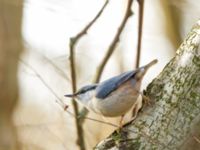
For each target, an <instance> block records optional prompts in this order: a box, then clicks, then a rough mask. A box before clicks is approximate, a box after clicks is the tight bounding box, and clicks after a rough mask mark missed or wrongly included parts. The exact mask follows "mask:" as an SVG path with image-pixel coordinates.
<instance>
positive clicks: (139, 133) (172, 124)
mask: <svg viewBox="0 0 200 150" xmlns="http://www.w3.org/2000/svg"><path fill="white" fill-rule="evenodd" d="M199 43H200V20H199V21H198V22H197V24H196V25H195V26H194V27H193V28H192V30H191V32H190V33H189V34H188V37H187V38H186V39H185V41H184V42H183V43H182V45H181V46H180V48H179V49H178V50H177V52H176V56H175V57H174V58H173V59H172V60H171V61H170V62H169V63H168V64H167V65H166V67H165V68H164V69H163V71H162V72H161V73H160V74H159V76H158V77H157V78H155V79H154V80H153V81H152V82H151V83H150V84H149V85H148V87H147V89H146V91H145V95H146V96H148V97H149V98H150V99H151V101H152V104H151V105H148V106H144V107H143V109H142V111H141V112H140V113H139V115H138V117H137V118H136V120H134V121H133V122H130V123H128V124H126V125H125V126H124V127H123V128H122V130H120V131H119V132H114V133H112V134H111V135H110V136H109V137H108V138H106V139H105V140H103V141H102V142H100V143H99V144H98V145H97V146H96V147H95V149H96V150H109V149H112V150H114V149H122V150H129V149H130V150H138V149H139V150H140V149H142V150H153V149H156V150H164V149H169V150H172V149H173V150H174V149H181V150H183V149H190V150H191V149H198V150H199V149H200V140H199V139H200V48H199Z"/></svg>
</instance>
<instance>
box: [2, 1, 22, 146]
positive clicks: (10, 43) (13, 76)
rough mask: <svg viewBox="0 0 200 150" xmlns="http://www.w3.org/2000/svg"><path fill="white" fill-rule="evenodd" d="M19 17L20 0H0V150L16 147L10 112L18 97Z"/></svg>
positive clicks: (20, 42) (20, 48) (20, 40)
mask: <svg viewBox="0 0 200 150" xmlns="http://www.w3.org/2000/svg"><path fill="white" fill-rule="evenodd" d="M21 18H22V0H0V150H16V149H19V147H18V144H17V138H16V137H17V136H16V130H15V127H14V124H13V121H12V113H13V110H14V107H15V104H16V102H17V99H18V88H17V66H18V57H19V54H20V52H21V50H22V38H21Z"/></svg>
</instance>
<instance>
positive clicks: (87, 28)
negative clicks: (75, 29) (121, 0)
mask: <svg viewBox="0 0 200 150" xmlns="http://www.w3.org/2000/svg"><path fill="white" fill-rule="evenodd" d="M108 2H109V0H106V2H105V3H104V5H103V7H102V8H101V9H100V11H99V12H98V13H97V15H96V16H95V17H94V18H93V19H92V20H91V21H90V22H89V23H88V24H87V25H86V26H85V27H84V28H83V29H82V31H80V32H79V33H78V34H77V35H76V36H75V37H72V38H71V43H73V45H76V43H77V42H78V40H79V39H80V38H81V37H82V36H84V35H85V34H87V31H88V30H89V29H90V27H91V26H92V25H93V24H94V23H95V22H96V20H97V19H98V18H99V17H100V16H101V14H102V13H103V11H104V9H105V8H106V6H107V5H108Z"/></svg>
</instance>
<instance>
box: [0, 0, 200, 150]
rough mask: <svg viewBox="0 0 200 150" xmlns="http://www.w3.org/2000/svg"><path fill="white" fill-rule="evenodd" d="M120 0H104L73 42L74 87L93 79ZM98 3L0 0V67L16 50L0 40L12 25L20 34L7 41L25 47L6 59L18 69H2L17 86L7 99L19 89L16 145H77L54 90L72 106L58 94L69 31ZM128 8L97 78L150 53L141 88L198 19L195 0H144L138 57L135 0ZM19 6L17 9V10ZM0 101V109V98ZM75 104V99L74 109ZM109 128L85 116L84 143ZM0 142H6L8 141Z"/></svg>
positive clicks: (62, 88)
mask: <svg viewBox="0 0 200 150" xmlns="http://www.w3.org/2000/svg"><path fill="white" fill-rule="evenodd" d="M9 1H10V2H9ZM127 2H128V0H110V1H109V3H108V5H107V6H106V8H105V9H104V11H103V13H102V14H101V16H100V17H99V19H98V20H97V21H96V22H95V23H94V24H93V26H92V27H91V28H90V29H89V30H88V32H87V34H86V35H84V36H82V37H81V38H80V40H79V41H78V42H77V44H76V45H75V50H74V53H75V62H76V63H75V64H76V76H77V78H76V81H77V88H80V87H81V86H83V85H86V84H90V83H91V82H93V79H94V76H95V73H96V71H97V67H98V66H99V64H100V63H101V62H102V59H103V57H104V56H105V54H106V52H107V50H108V47H109V45H110V43H111V41H112V40H113V38H114V36H115V34H116V32H117V31H118V28H119V25H120V23H121V21H122V19H123V18H124V14H125V11H126V9H127ZM104 3H105V0H84V1H82V0H59V1H58V0H24V1H20V0H8V1H5V0H1V7H0V12H1V13H0V14H1V15H0V17H1V18H0V19H1V20H0V23H1V24H0V27H1V29H0V31H1V32H0V33H1V37H0V52H1V53H2V55H1V56H0V58H1V60H0V61H1V62H0V63H1V65H0V66H1V68H7V67H10V65H7V64H6V63H3V61H5V62H6V61H9V60H12V59H13V57H14V56H15V55H14V56H13V57H10V54H9V53H8V52H12V54H15V49H16V47H15V45H14V46H10V47H11V48H9V49H11V50H10V51H6V49H7V48H5V47H6V46H2V45H6V43H7V42H6V40H8V41H9V40H10V39H11V38H7V37H11V36H12V33H11V32H12V30H10V28H12V26H14V27H16V26H21V31H20V28H18V29H19V31H20V33H22V38H21V37H20V35H19V36H14V40H13V39H12V42H10V43H11V44H13V43H14V44H16V43H15V42H13V41H17V40H15V38H18V37H19V38H21V39H22V42H21V41H20V42H21V43H23V46H24V48H23V51H20V50H19V51H18V54H16V56H17V59H16V61H14V62H13V63H14V64H15V65H16V62H17V61H18V62H19V63H18V68H17V69H16V68H15V70H16V71H15V72H14V73H12V72H11V71H10V72H9V71H8V72H7V73H8V74H7V75H8V76H9V74H13V76H15V75H16V74H17V76H16V77H17V78H16V79H15V78H14V77H13V78H14V79H15V84H16V88H17V84H18V92H17V90H16V91H15V94H14V97H13V98H11V99H15V98H16V95H17V94H16V93H18V98H17V100H18V102H17V103H16V107H15V108H14V113H13V115H12V116H13V117H12V120H13V121H14V130H15V129H16V132H17V141H18V143H19V144H18V145H20V146H21V148H20V149H23V150H35V149H37V150H40V149H41V150H55V149H57V150H74V149H79V146H78V144H77V139H78V137H79V136H82V135H78V134H77V129H76V123H75V118H74V117H73V116H71V115H70V114H69V113H67V112H66V111H64V110H63V108H62V107H61V106H60V105H59V102H58V101H60V100H58V97H59V98H60V99H61V100H62V102H63V103H65V104H66V105H69V107H68V109H67V110H68V111H70V112H72V113H74V111H73V105H72V103H71V100H70V99H67V98H65V97H64V94H68V93H72V85H71V82H72V81H71V74H70V57H69V56H70V53H69V52H70V49H69V48H70V47H69V44H70V37H74V36H75V35H76V34H78V33H79V32H80V31H81V30H82V29H83V28H84V27H85V26H86V25H87V24H88V23H89V22H90V21H91V20H92V19H93V18H94V17H95V16H96V14H97V13H98V12H99V10H100V9H101V8H102V6H103V5H104ZM131 8H132V11H133V15H132V16H131V17H130V18H129V19H128V21H127V23H126V25H125V27H124V29H123V31H122V34H121V35H120V39H119V42H118V43H117V46H116V49H115V50H114V52H113V54H112V56H111V57H110V59H109V60H108V62H107V64H106V66H105V69H104V70H103V73H102V77H101V81H103V80H105V79H108V78H109V77H112V76H114V75H117V74H120V73H122V72H125V71H128V70H132V69H135V67H136V62H137V60H138V59H139V66H141V65H144V64H146V63H148V62H149V61H151V60H153V59H155V58H157V59H158V61H159V62H158V64H157V65H155V66H154V67H152V68H151V69H150V70H149V71H148V73H147V74H146V76H145V78H144V80H143V83H142V89H145V87H146V86H147V85H148V84H149V83H150V82H151V81H152V79H153V78H155V77H156V76H157V75H158V74H159V73H160V72H161V71H162V69H163V67H164V66H165V65H166V64H167V62H168V61H169V60H170V59H171V58H172V57H173V56H174V54H175V51H176V49H177V48H178V47H179V45H180V44H181V41H182V40H183V39H184V37H185V36H186V34H187V33H188V32H189V30H190V28H191V27H192V25H194V24H195V22H196V21H197V19H199V15H200V3H199V2H197V1H196V0H145V1H144V11H143V12H144V16H143V26H142V29H143V32H142V43H141V50H140V51H141V55H140V58H138V56H137V44H138V27H139V22H138V20H139V8H140V5H139V3H138V1H137V0H135V1H133V4H132V7H131ZM9 9H10V12H9ZM20 9H21V10H22V11H23V12H20ZM16 12H19V14H20V15H18V13H16ZM6 15H7V16H6ZM9 15H10V16H12V17H10V16H9ZM15 15H16V16H17V17H18V20H17V19H16V18H17V17H15ZM13 30H14V29H13ZM2 33H3V34H2ZM20 33H18V34H20ZM7 34H8V35H10V36H7ZM18 34H16V35H18ZM4 38H5V39H4ZM2 41H3V42H2ZM10 43H8V44H9V45H10ZM17 49H21V47H17ZM20 52H21V54H19V53H20ZM4 53H6V54H4ZM12 54H11V55H12ZM8 55H9V56H8ZM7 58H11V59H7ZM4 70H5V69H4ZM0 71H1V70H0ZM2 72H3V71H2ZM7 75H6V74H4V76H5V78H4V76H2V75H1V76H0V81H1V82H2V83H3V80H4V79H8V80H9V79H10V78H6V77H7ZM13 78H11V79H13ZM14 79H13V80H14ZM12 83H13V82H12ZM12 83H10V86H7V88H4V86H6V85H4V84H2V85H1V88H2V89H3V90H2V92H1V95H0V96H1V97H2V100H1V101H2V102H3V101H6V99H7V98H5V97H3V96H2V95H4V94H3V93H5V92H6V89H7V93H8V94H5V95H6V96H8V95H10V93H12V89H10V87H13V86H12V85H13V84H12ZM5 84H6V83H5ZM142 89H141V90H142ZM11 95H12V94H11ZM55 95H57V96H58V97H56V96H55ZM8 97H9V96H8ZM4 103H6V102H4ZM0 108H1V109H2V110H3V104H2V107H0ZM81 109H82V106H81V105H80V106H79V110H81ZM11 112H12V111H11ZM2 113H3V111H2ZM2 116H3V115H2ZM6 117H7V116H6ZM8 117H10V116H8ZM88 117H90V118H94V119H97V120H101V121H105V122H110V123H113V124H118V123H119V118H103V117H101V116H99V115H96V114H94V113H93V112H90V113H89V114H88ZM128 120H130V115H127V116H126V118H125V122H127V121H128ZM115 129H116V127H113V126H111V125H108V124H103V123H100V122H96V121H92V120H88V119H85V122H84V123H83V137H84V142H85V147H86V148H85V149H87V150H89V149H92V148H93V147H94V146H95V145H96V144H97V143H98V142H100V141H101V140H102V139H104V138H105V137H107V136H108V135H109V134H110V133H111V132H112V131H114V130H115ZM0 130H2V131H3V130H4V129H0ZM6 136H8V135H7V134H6ZM8 139H9V137H8ZM0 140H2V139H1V138H0ZM5 141H6V142H7V143H9V142H8V141H9V140H5ZM0 149H1V147H0Z"/></svg>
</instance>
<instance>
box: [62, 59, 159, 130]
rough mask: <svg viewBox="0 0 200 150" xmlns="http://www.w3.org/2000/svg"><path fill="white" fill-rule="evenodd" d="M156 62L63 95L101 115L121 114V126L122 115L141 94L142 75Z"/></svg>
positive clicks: (155, 60) (154, 61) (113, 115)
mask: <svg viewBox="0 0 200 150" xmlns="http://www.w3.org/2000/svg"><path fill="white" fill-rule="evenodd" d="M157 62H158V60H157V59H154V60H152V61H151V62H150V63H148V64H147V65H144V66H142V67H139V68H137V69H135V70H131V71H127V72H124V73H122V74H119V75H117V76H114V77H112V78H110V79H107V80H105V81H103V82H100V83H98V84H91V85H86V86H83V87H82V88H80V89H79V90H78V91H77V92H75V93H74V94H66V95H64V96H65V97H68V98H73V99H75V100H77V101H78V102H79V103H81V104H83V105H84V106H85V107H86V108H87V109H88V110H91V111H93V112H95V113H97V114H100V115H102V116H105V117H118V116H121V120H120V126H122V121H123V117H124V115H125V114H126V113H127V112H128V111H129V110H130V109H131V108H132V107H133V106H134V105H136V103H137V99H138V97H139V95H140V94H142V92H140V87H141V82H142V79H143V77H144V75H145V74H146V72H147V70H148V69H149V68H150V67H151V66H153V65H154V64H156V63H157ZM134 107H135V106H134Z"/></svg>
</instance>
